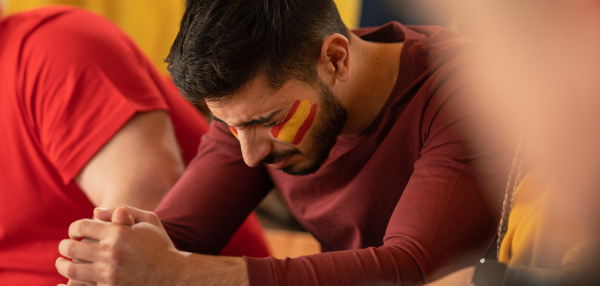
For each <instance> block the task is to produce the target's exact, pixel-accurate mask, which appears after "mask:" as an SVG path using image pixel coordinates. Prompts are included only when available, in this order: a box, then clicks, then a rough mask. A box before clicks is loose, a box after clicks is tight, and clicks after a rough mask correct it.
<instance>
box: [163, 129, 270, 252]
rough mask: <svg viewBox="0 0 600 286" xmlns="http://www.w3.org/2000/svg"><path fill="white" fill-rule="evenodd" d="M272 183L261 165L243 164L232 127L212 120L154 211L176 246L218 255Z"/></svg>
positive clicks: (186, 249)
mask: <svg viewBox="0 0 600 286" xmlns="http://www.w3.org/2000/svg"><path fill="white" fill-rule="evenodd" d="M272 187H273V185H272V183H271V180H270V178H269V176H268V174H267V171H266V169H265V167H264V166H262V165H261V166H258V167H255V168H250V167H248V166H247V165H246V164H245V163H244V161H243V159H242V154H241V149H240V144H239V142H238V141H237V139H235V137H233V135H232V134H231V131H229V129H228V128H227V127H225V126H224V125H223V124H221V123H218V122H215V121H213V122H212V123H211V124H210V127H209V130H208V133H206V134H205V135H204V136H203V137H202V141H201V143H200V146H199V149H198V153H197V155H196V157H195V158H194V159H193V160H192V162H190V164H189V165H188V168H187V170H186V172H185V173H184V174H183V176H182V177H181V179H179V181H178V182H177V184H175V186H174V187H173V189H172V190H171V191H170V192H169V194H167V196H166V197H165V199H164V200H163V201H162V203H161V204H160V205H159V206H158V208H157V209H156V213H157V214H158V216H159V218H160V220H161V221H162V223H163V225H164V227H165V229H166V230H167V232H168V233H169V236H170V237H171V239H172V240H173V242H174V243H175V245H176V246H177V248H178V249H181V250H185V251H191V252H196V253H204V254H218V253H219V252H220V251H221V249H222V248H223V247H224V246H225V245H226V244H227V242H228V241H229V240H230V238H231V237H232V235H233V234H234V232H235V231H236V229H238V227H239V226H240V225H241V224H242V222H243V221H244V220H245V219H246V217H247V216H248V214H250V213H251V212H252V210H253V209H254V208H255V207H256V206H257V205H258V203H259V202H260V201H261V200H262V199H263V198H264V196H265V195H266V194H267V193H268V192H269V190H271V188H272ZM258 247H263V246H261V245H259V246H258Z"/></svg>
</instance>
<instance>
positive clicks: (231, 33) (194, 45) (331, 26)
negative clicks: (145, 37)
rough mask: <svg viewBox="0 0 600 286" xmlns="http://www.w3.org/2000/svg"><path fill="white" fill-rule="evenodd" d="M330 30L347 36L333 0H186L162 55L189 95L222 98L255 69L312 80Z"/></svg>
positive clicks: (273, 77) (276, 82) (281, 78)
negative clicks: (176, 28) (173, 35)
mask: <svg viewBox="0 0 600 286" xmlns="http://www.w3.org/2000/svg"><path fill="white" fill-rule="evenodd" d="M333 33H340V34H342V35H344V36H346V37H349V32H348V29H347V28H346V26H345V25H344V23H343V22H342V20H341V18H340V15H339V13H338V11H337V8H336V6H335V3H334V2H333V0H188V1H187V2H186V5H185V12H184V14H183V18H182V19H181V27H180V30H179V33H178V34H177V37H176V38H175V42H174V43H173V46H172V47H171V51H170V52H169V55H168V57H167V59H166V60H165V61H166V62H167V63H168V64H169V65H168V69H169V72H170V73H171V76H172V77H173V81H174V83H175V85H176V86H177V87H178V88H179V90H180V92H181V93H182V94H183V95H184V96H185V97H187V98H188V100H191V101H193V102H194V101H197V100H199V99H207V100H225V99H227V98H228V97H230V96H231V95H232V94H234V93H235V92H238V91H239V90H241V89H242V88H244V86H245V85H246V84H247V83H248V82H249V81H250V80H252V79H254V78H255V77H256V76H259V75H260V76H264V77H265V79H266V82H267V84H269V86H270V87H271V88H273V89H279V88H280V87H281V86H282V85H283V84H284V83H285V82H286V81H287V80H288V79H291V78H295V79H298V80H302V81H306V82H309V83H314V81H315V80H316V79H317V78H318V75H317V71H316V63H317V60H318V58H319V54H320V51H321V46H322V44H323V41H324V40H325V38H326V37H327V36H329V35H331V34H333Z"/></svg>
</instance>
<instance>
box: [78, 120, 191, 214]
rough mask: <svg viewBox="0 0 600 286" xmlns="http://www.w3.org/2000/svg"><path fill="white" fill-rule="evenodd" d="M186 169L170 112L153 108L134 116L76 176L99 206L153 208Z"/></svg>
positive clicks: (86, 192) (92, 200)
mask: <svg viewBox="0 0 600 286" xmlns="http://www.w3.org/2000/svg"><path fill="white" fill-rule="evenodd" d="M184 168H185V167H184V164H183V161H182V159H181V155H180V153H179V147H178V145H177V140H176V139H175V133H174V131H173V126H172V124H171V119H170V118H169V115H168V113H167V112H166V111H152V112H145V113H139V114H136V115H134V116H133V117H132V118H131V119H130V120H129V121H128V122H127V124H125V126H123V128H121V130H119V132H117V134H115V136H113V138H111V140H110V141H109V142H108V143H107V144H106V145H104V147H103V148H102V149H101V150H100V151H99V152H98V153H97V154H96V155H95V156H94V157H93V158H92V159H91V160H90V161H89V162H88V163H87V164H86V166H85V167H84V168H83V169H82V170H81V172H80V173H79V174H78V175H77V177H76V178H75V181H76V182H77V184H78V185H79V186H80V187H81V189H82V190H83V192H84V193H85V194H86V195H87V196H88V198H89V199H90V201H91V202H92V203H93V204H94V205H95V206H97V207H106V208H108V207H114V206H116V205H119V204H128V205H131V206H135V207H138V208H141V209H145V210H153V209H154V208H156V206H157V205H158V203H159V202H160V201H161V200H162V198H163V197H164V195H165V194H166V193H167V192H168V190H169V189H170V188H171V187H172V186H173V184H175V182H176V181H177V179H179V177H180V176H181V174H183V171H184Z"/></svg>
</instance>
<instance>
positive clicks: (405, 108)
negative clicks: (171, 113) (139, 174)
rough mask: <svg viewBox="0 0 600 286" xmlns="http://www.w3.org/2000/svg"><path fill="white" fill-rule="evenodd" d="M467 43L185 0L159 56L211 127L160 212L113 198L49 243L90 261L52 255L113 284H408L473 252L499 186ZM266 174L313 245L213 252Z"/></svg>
mask: <svg viewBox="0 0 600 286" xmlns="http://www.w3.org/2000/svg"><path fill="white" fill-rule="evenodd" d="M471 45H472V43H471V41H469V40H467V39H464V38H462V37H461V36H459V35H456V34H454V33H452V32H450V31H448V30H445V29H443V28H440V27H407V26H403V25H401V24H399V23H389V24H387V25H384V26H382V27H377V28H367V29H359V30H356V31H353V32H349V31H348V30H347V29H346V27H345V25H344V23H343V22H342V21H341V19H340V17H339V14H338V12H337V9H336V7H335V4H334V3H333V1H332V0H310V1H306V0H303V1H298V0H281V1H269V0H254V1H248V0H245V1H225V0H211V1H188V2H187V4H186V11H185V14H184V16H183V19H182V21H181V29H180V32H179V34H178V36H177V38H176V40H175V42H174V44H173V46H172V48H171V52H170V54H169V56H168V58H167V61H168V63H169V69H170V72H171V75H172V76H173V79H174V81H175V84H176V85H177V86H178V88H179V89H180V91H181V93H182V94H183V95H185V96H186V97H187V98H188V99H190V100H192V101H195V100H206V102H207V105H208V107H209V108H210V110H211V112H212V114H213V117H214V120H213V122H212V123H211V127H210V130H209V132H208V133H207V136H206V137H205V138H204V140H203V141H202V144H201V146H200V149H199V153H198V155H197V157H196V158H195V160H194V161H193V162H192V163H191V164H190V166H189V168H188V169H187V171H186V173H185V174H184V176H183V177H182V179H181V180H180V181H179V182H178V183H177V185H176V186H175V187H174V189H173V191H172V192H171V193H170V194H169V195H168V196H167V197H166V199H165V200H164V201H163V202H162V203H161V205H160V206H159V207H158V209H157V212H156V213H157V214H156V215H155V214H153V213H150V212H145V211H141V210H137V209H135V208H132V207H120V208H116V209H114V210H96V212H95V216H96V218H98V219H99V220H102V221H92V220H80V221H76V222H74V223H73V224H72V225H71V228H70V230H69V235H70V237H71V238H72V239H71V240H64V241H63V242H61V244H60V245H59V249H60V252H61V254H62V255H64V256H66V257H68V258H73V259H82V260H86V261H89V262H91V263H88V264H74V263H72V262H70V261H69V260H67V259H65V258H59V259H58V260H57V264H56V266H57V269H58V271H59V273H61V274H63V275H65V276H66V277H68V278H71V279H74V280H75V281H80V282H87V283H89V282H97V283H99V284H110V285H113V284H114V285H125V284H126V285H180V284H181V285H195V284H207V285H213V284H219V285H221V284H225V285H245V284H252V285H282V284H283V285H287V284H300V285H318V284H325V285H353V284H363V283H373V282H378V281H389V282H393V283H403V284H404V283H406V284H411V283H419V282H423V281H427V280H429V279H430V277H431V275H432V273H433V272H434V271H435V270H437V269H439V268H441V267H443V266H447V265H448V263H449V262H452V261H453V259H452V258H454V257H456V256H457V255H460V254H462V253H464V252H467V251H471V252H473V253H474V254H475V256H477V257H480V256H481V255H482V254H483V252H484V251H485V250H486V249H487V248H488V247H489V245H490V243H491V242H492V240H493V238H494V235H495V229H496V221H497V217H496V216H495V215H494V212H493V210H490V209H489V208H488V207H487V205H486V201H485V199H486V196H489V197H491V198H492V199H498V198H499V196H498V193H499V192H497V191H499V190H501V183H499V184H495V185H494V186H493V187H492V188H491V189H486V188H484V185H483V183H482V182H481V179H483V178H493V179H495V180H493V182H502V181H503V180H504V172H499V171H497V170H494V169H493V168H489V166H488V165H487V164H486V163H489V162H492V161H493V160H492V159H493V158H494V157H495V156H497V155H499V154H500V153H501V152H500V151H498V150H496V149H495V148H493V147H491V146H483V147H482V146H479V145H477V144H476V143H478V140H480V139H481V140H485V139H486V138H487V135H489V134H487V135H486V132H487V131H489V130H490V129H491V128H489V127H487V126H485V124H483V123H484V122H485V120H484V117H483V115H482V113H483V112H485V111H484V110H483V108H481V107H478V106H474V105H471V104H467V103H468V102H469V100H470V97H471V93H470V92H469V90H470V84H471V83H472V82H473V79H472V78H471V79H470V78H469V77H466V76H464V73H462V72H461V69H462V67H463V65H464V64H465V63H466V62H468V61H469V60H471V59H472V58H473V57H474V56H475V54H476V53H475V52H473V51H474V48H473V47H471ZM502 169H503V168H502ZM272 187H276V188H277V189H278V190H279V192H280V193H281V195H282V197H283V198H284V200H285V201H286V202H287V204H288V205H289V207H290V209H291V211H292V213H293V214H294V215H295V216H296V218H297V219H298V221H299V222H300V223H301V224H302V226H303V227H304V228H305V229H306V230H308V231H309V232H311V233H312V234H313V235H314V236H315V237H316V238H317V239H318V240H319V242H320V243H321V245H322V250H323V253H321V254H316V255H312V256H306V257H299V258H294V259H284V260H278V259H274V258H262V259H254V258H226V257H216V256H211V254H215V253H218V251H219V249H221V248H222V247H223V245H224V244H225V243H226V242H227V240H228V239H229V237H230V236H231V234H232V233H233V231H234V230H235V228H236V227H237V226H238V225H239V224H240V223H241V222H242V221H243V218H244V217H245V216H246V215H247V214H248V213H249V212H251V211H252V209H253V208H254V207H255V206H256V205H257V204H258V203H259V202H260V201H261V199H262V198H263V197H264V196H265V195H266V194H267V192H268V191H269V190H270V189H271V188H272ZM111 222H112V223H111ZM161 222H162V224H161ZM163 226H164V228H163ZM165 230H166V232H165ZM167 233H168V236H167ZM81 237H89V238H94V239H97V240H99V241H100V242H99V244H87V243H85V242H80V241H77V239H78V238H81ZM169 237H170V239H171V240H172V241H171V240H169ZM190 252H194V253H196V254H191V253H190ZM457 267H458V266H457ZM448 270H453V269H448Z"/></svg>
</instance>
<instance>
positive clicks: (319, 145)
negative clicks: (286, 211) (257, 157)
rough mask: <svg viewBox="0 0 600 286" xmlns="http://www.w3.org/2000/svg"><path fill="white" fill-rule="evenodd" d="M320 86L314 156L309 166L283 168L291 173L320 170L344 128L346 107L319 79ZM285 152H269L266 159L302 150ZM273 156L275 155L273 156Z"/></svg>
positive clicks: (304, 173) (308, 172) (280, 157)
mask: <svg viewBox="0 0 600 286" xmlns="http://www.w3.org/2000/svg"><path fill="white" fill-rule="evenodd" d="M318 88H319V89H320V95H321V96H320V99H321V102H320V105H321V120H319V123H318V124H315V125H314V131H313V133H312V139H313V144H314V149H313V151H312V152H311V154H310V155H312V156H313V158H312V160H310V161H309V162H308V165H307V166H303V167H302V168H301V169H295V168H294V166H288V167H286V168H284V169H283V170H282V171H284V172H286V173H288V174H290V175H309V174H312V173H314V172H316V171H317V170H319V169H320V168H321V166H322V165H323V163H325V160H327V158H328V157H329V153H331V149H333V146H335V143H336V142H337V137H338V135H340V133H341V132H342V128H344V125H345V124H346V119H347V118H348V111H347V110H346V107H345V106H344V105H343V104H342V103H341V102H340V101H339V99H337V97H336V96H335V95H334V94H333V92H332V91H331V90H330V89H329V87H328V86H327V85H325V83H323V82H322V81H321V80H320V79H319V80H318ZM283 153H288V152H283ZM283 153H281V154H269V156H267V157H266V158H265V159H282V158H284V157H285V156H288V155H291V154H298V153H300V152H299V151H298V150H295V152H291V153H288V154H283ZM271 156H274V157H273V158H271ZM275 156H276V158H275Z"/></svg>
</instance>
